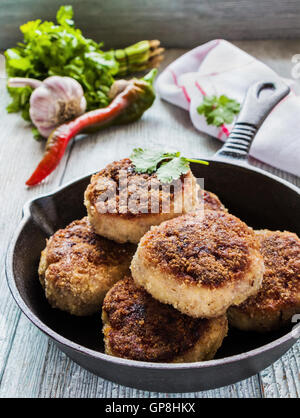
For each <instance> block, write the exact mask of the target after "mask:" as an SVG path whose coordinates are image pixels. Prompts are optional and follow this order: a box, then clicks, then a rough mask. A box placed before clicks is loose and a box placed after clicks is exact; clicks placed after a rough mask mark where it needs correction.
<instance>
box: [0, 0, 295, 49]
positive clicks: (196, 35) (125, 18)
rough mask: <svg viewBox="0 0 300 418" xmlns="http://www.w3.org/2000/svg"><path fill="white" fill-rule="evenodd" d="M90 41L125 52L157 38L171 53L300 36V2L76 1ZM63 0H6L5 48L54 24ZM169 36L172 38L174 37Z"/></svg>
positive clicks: (0, 8)
mask: <svg viewBox="0 0 300 418" xmlns="http://www.w3.org/2000/svg"><path fill="white" fill-rule="evenodd" d="M67 3H68V4H72V5H73V6H74V10H75V21H76V24H77V26H78V27H80V28H81V29H82V30H83V33H84V34H85V35H86V36H89V37H92V38H94V39H96V40H99V41H104V42H105V44H106V46H107V47H109V48H110V47H120V46H126V45H127V44H130V43H134V42H136V41H138V40H141V39H153V38H158V39H160V40H161V41H162V43H163V44H164V45H165V46H166V47H168V48H170V47H173V48H174V47H176V48H190V47H193V46H196V45H198V44H199V43H201V42H205V41H207V40H210V39H214V38H226V39H229V40H234V39H278V38H279V39H280V38H281V39H287V38H299V37H300V26H299V18H300V2H299V1H298V0H285V1H282V0H252V1H249V0H164V1H162V0H134V1H132V0H122V1H119V0H109V1H108V0H97V1H96V0H85V1H82V0H73V1H72V0H71V1H68V2H67ZM60 5H61V0H51V1H48V0H1V2H0V28H1V34H0V37H1V40H0V49H5V48H7V47H9V46H12V45H14V44H15V43H16V42H17V41H19V40H20V39H21V38H20V35H21V34H20V33H19V32H18V30H17V28H18V27H19V26H20V25H21V24H23V23H25V22H26V21H28V20H33V19H38V18H41V19H44V20H53V19H54V18H55V14H56V10H57V9H58V7H59V6H60ZM170 34H172V35H171V36H170Z"/></svg>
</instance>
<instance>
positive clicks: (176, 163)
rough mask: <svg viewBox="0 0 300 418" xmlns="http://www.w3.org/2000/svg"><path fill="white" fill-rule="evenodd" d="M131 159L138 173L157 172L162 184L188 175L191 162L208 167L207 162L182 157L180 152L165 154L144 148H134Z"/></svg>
mask: <svg viewBox="0 0 300 418" xmlns="http://www.w3.org/2000/svg"><path fill="white" fill-rule="evenodd" d="M130 159H131V161H132V164H133V165H134V168H135V171H136V172H137V173H147V174H152V173H155V172H156V175H157V178H158V179H159V180H160V181H161V182H162V183H171V182H172V181H173V180H177V179H179V177H180V176H181V175H182V174H186V173H187V172H188V171H189V169H190V162H194V163H199V164H206V165H208V162H207V161H202V160H191V159H189V158H185V157H182V156H181V154H180V152H179V151H178V152H164V151H161V150H151V149H142V148H134V150H133V152H132V154H131V155H130Z"/></svg>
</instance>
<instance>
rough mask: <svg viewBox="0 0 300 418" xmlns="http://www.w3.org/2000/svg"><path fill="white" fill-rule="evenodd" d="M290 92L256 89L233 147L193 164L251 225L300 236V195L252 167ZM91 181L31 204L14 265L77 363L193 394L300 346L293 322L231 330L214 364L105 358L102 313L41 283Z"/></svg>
mask: <svg viewBox="0 0 300 418" xmlns="http://www.w3.org/2000/svg"><path fill="white" fill-rule="evenodd" d="M288 92H289V89H288V87H286V86H285V85H284V84H281V83H278V82H276V83H275V82H274V83H273V82H268V83H258V84H256V85H254V86H253V87H251V88H250V89H249V91H248V93H247V97H246V100H245V103H244V106H243V109H242V111H241V113H240V116H239V118H238V122H237V123H236V124H235V127H234V129H233V131H232V133H231V134H230V136H229V138H228V140H227V142H226V143H225V145H224V146H223V147H222V148H221V150H220V151H219V152H218V153H217V154H216V156H215V158H213V159H211V160H210V164H209V166H204V165H200V164H192V165H191V168H192V171H193V173H194V175H195V176H196V177H197V178H204V180H205V188H206V189H208V190H211V191H213V192H214V193H216V194H217V195H218V196H219V197H220V199H221V200H222V202H224V204H225V205H226V207H227V208H228V209H229V211H230V212H231V213H233V214H235V215H236V216H238V217H240V218H241V219H242V220H244V221H246V222H247V223H248V225H250V226H252V227H254V228H257V229H259V228H268V229H279V230H288V231H292V232H295V233H297V234H298V235H300V217H299V213H300V197H299V189H298V188H297V187H295V186H293V185H292V184H290V183H288V182H286V181H284V180H282V179H280V178H278V177H276V176H274V175H271V174H268V173H266V172H264V171H262V170H260V169H258V168H254V167H251V166H249V165H248V163H247V155H248V150H249V147H250V145H251V142H252V140H253V138H254V135H255V133H256V131H257V129H258V128H259V126H260V125H261V124H262V122H263V120H264V118H265V117H266V115H267V114H268V113H269V112H270V111H271V109H272V108H273V107H274V106H275V105H276V104H277V103H278V102H279V101H280V100H281V99H282V98H283V97H285V96H286V95H287V94H288ZM282 141H283V142H284V138H282ZM283 146H284V144H283ZM89 178H90V176H87V177H84V178H81V179H79V180H77V181H75V182H73V183H70V184H68V185H66V186H64V187H62V188H60V189H59V190H57V191H55V192H54V193H52V194H50V195H47V196H43V197H40V198H38V199H35V200H33V201H31V202H29V203H27V204H26V205H25V207H24V216H23V219H22V222H21V223H20V225H19V227H18V229H17V231H16V233H15V236H14V238H13V240H12V242H11V244H10V246H9V249H8V254H7V260H6V271H7V280H8V285H9V287H10V290H11V293H12V295H13V297H14V298H15V300H16V302H17V304H18V305H19V307H20V308H21V309H22V311H23V312H24V314H25V315H26V316H27V317H28V318H29V319H30V320H31V321H32V322H33V323H34V324H35V325H36V326H37V327H38V328H39V329H41V330H42V331H43V332H44V333H45V334H47V335H48V336H49V337H50V338H51V339H52V340H53V341H54V342H55V343H56V344H57V345H58V347H59V348H60V349H61V350H62V351H64V352H65V353H66V354H68V355H69V356H70V357H71V358H72V359H73V360H74V361H75V362H77V363H78V364H80V365H81V366H83V367H84V368H86V369H88V370H90V371H91V372H93V373H95V374H97V375H99V376H101V377H103V378H106V379H109V380H112V381H114V382H117V383H120V384H122V385H126V386H133V387H136V388H139V389H143V390H150V391H160V392H187V391H188V392H191V391H199V390H205V389H211V388H216V387H219V386H224V385H228V384H231V383H234V382H236V381H239V380H242V379H245V378H247V377H249V376H251V375H253V374H256V373H257V372H259V371H260V370H262V369H264V368H265V367H267V366H268V365H270V364H271V363H272V362H274V361H275V360H276V359H278V358H279V357H280V356H281V355H282V354H284V353H285V352H286V351H287V350H288V349H289V348H290V347H291V346H292V345H293V344H294V343H295V341H296V335H295V333H294V332H292V326H293V324H292V323H291V325H290V326H289V327H287V328H286V329H283V330H280V331H278V332H273V333H268V334H263V335H258V334H254V333H246V332H240V331H236V330H230V332H229V336H228V337H227V338H225V340H224V343H223V345H222V347H221V349H220V350H219V352H218V353H217V357H216V359H215V360H212V361H205V362H197V363H185V364H167V363H146V362H139V361H132V360H124V359H120V358H116V357H111V356H108V355H106V354H104V353H103V343H102V335H101V326H102V325H101V318H100V314H99V315H95V316H94V317H90V318H76V317H74V316H71V315H68V314H67V313H63V312H60V311H58V310H55V309H52V308H50V306H49V304H48V303H47V301H46V299H45V297H44V294H43V291H42V288H41V286H40V284H39V281H38V277H37V266H38V262H39V257H40V252H41V250H42V249H43V248H44V246H45V238H46V237H48V236H49V235H51V234H53V233H54V232H55V231H56V230H57V229H58V228H61V227H65V226H66V225H67V224H68V223H69V222H71V221H72V220H74V219H79V218H81V217H82V216H84V215H85V213H86V212H85V208H84V206H83V193H84V190H85V188H86V186H87V184H88V183H89Z"/></svg>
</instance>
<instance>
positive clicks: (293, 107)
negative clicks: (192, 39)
mask: <svg viewBox="0 0 300 418" xmlns="http://www.w3.org/2000/svg"><path fill="white" fill-rule="evenodd" d="M278 78H279V76H278V75H277V74H276V73H275V72H274V71H273V70H271V69H270V68H269V67H268V66H267V65H265V64H263V63H262V62H260V61H259V60H257V59H256V58H254V57H252V56H251V55H249V54H247V53H246V52H244V51H242V50H241V49H240V48H237V47H236V46H234V45H233V44H231V43H230V42H227V41H225V40H214V41H210V42H208V43H206V44H204V45H201V46H199V47H197V48H195V49H193V50H191V51H189V52H187V53H186V54H184V55H182V56H181V57H179V58H178V59H177V60H175V61H174V62H173V63H171V64H170V65H169V66H168V67H167V68H166V69H165V70H164V71H163V72H162V74H161V75H160V76H159V77H158V80H157V83H156V88H157V91H158V93H159V94H160V96H161V97H162V98H163V99H165V100H167V101H168V102H170V103H173V104H174V105H176V106H179V107H181V108H183V109H185V110H187V111H189V113H190V117H191V121H192V123H193V124H194V126H195V127H196V128H197V129H199V130H200V131H203V132H206V133H208V134H210V135H212V136H214V137H216V138H219V139H220V140H222V141H225V140H226V138H227V136H228V134H229V132H230V130H231V128H232V125H233V124H232V125H230V126H229V125H223V126H222V127H220V128H217V127H215V126H211V125H207V123H206V120H205V117H204V116H203V115H199V114H198V112H197V107H198V106H199V105H200V104H201V102H202V100H203V96H205V95H208V96H211V95H216V96H220V95H222V94H224V95H226V96H228V97H229V98H232V99H235V100H237V101H238V102H239V103H242V102H243V99H244V96H245V93H246V91H247V89H248V87H250V85H251V84H253V83H255V82H257V81H261V80H264V81H265V80H270V81H273V80H275V81H276V79H278ZM284 81H285V82H286V83H287V84H288V85H289V86H290V87H291V92H290V94H289V95H288V96H287V97H286V98H284V99H283V100H282V101H281V102H280V103H279V104H278V105H277V106H276V107H275V108H274V109H273V111H272V112H271V113H270V115H269V116H268V117H267V119H266V120H265V122H264V123H263V125H262V126H261V128H260V129H259V131H258V133H257V135H256V137H255V139H254V141H253V144H252V146H251V150H250V154H251V155H252V156H253V157H254V158H257V159H258V160H260V161H263V162H265V163H267V164H270V165H272V166H274V167H277V168H279V169H281V170H284V171H287V172H289V173H292V174H295V175H297V176H300V96H298V95H297V90H299V87H298V86H297V84H296V83H295V82H294V81H293V80H286V79H284Z"/></svg>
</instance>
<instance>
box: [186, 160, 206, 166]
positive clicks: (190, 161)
mask: <svg viewBox="0 0 300 418" xmlns="http://www.w3.org/2000/svg"><path fill="white" fill-rule="evenodd" d="M186 160H187V161H188V162H189V163H196V164H204V165H209V162H208V161H203V160H193V159H192V158H186Z"/></svg>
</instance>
